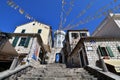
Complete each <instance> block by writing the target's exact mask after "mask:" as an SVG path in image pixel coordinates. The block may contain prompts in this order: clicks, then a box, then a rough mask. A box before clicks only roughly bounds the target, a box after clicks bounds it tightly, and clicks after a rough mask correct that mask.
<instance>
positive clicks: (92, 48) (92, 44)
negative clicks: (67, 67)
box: [84, 40, 120, 65]
mask: <svg viewBox="0 0 120 80" xmlns="http://www.w3.org/2000/svg"><path fill="white" fill-rule="evenodd" d="M84 45H85V51H86V53H87V58H88V62H89V65H96V61H97V60H98V59H99V58H98V53H97V48H98V46H99V45H100V46H101V47H106V46H109V47H110V48H111V50H112V52H113V54H114V57H110V59H116V58H117V59H118V58H119V57H120V52H119V51H118V49H117V46H120V41H117V40H99V41H86V42H84ZM119 59H120V58H119Z"/></svg>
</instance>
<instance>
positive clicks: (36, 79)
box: [18, 77, 96, 80]
mask: <svg viewBox="0 0 120 80" xmlns="http://www.w3.org/2000/svg"><path fill="white" fill-rule="evenodd" d="M18 80H96V79H91V78H84V79H83V78H77V77H76V78H73V77H60V78H56V77H34V78H30V77H28V78H22V77H19V78H18Z"/></svg>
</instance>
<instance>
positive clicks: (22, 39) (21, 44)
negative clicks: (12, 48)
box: [18, 38, 26, 46]
mask: <svg viewBox="0 0 120 80" xmlns="http://www.w3.org/2000/svg"><path fill="white" fill-rule="evenodd" d="M25 41H26V38H21V40H20V43H19V45H18V46H24V45H25Z"/></svg>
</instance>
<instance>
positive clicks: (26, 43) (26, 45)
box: [24, 37, 30, 47]
mask: <svg viewBox="0 0 120 80" xmlns="http://www.w3.org/2000/svg"><path fill="white" fill-rule="evenodd" d="M29 42H30V37H27V40H26V42H25V45H24V47H28V45H29Z"/></svg>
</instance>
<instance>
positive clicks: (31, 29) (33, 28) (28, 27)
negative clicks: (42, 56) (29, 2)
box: [14, 21, 50, 45]
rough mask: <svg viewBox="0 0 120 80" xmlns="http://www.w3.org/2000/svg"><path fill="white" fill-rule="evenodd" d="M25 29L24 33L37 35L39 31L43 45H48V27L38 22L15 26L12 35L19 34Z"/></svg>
mask: <svg viewBox="0 0 120 80" xmlns="http://www.w3.org/2000/svg"><path fill="white" fill-rule="evenodd" d="M23 29H25V33H37V32H38V30H39V29H41V30H42V31H41V33H40V35H41V38H42V40H43V43H44V44H45V45H47V44H48V36H49V34H50V26H48V25H45V24H41V23H39V22H35V21H33V22H30V23H28V24H24V25H20V26H17V27H16V29H15V31H14V33H21V31H22V30H23Z"/></svg>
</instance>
